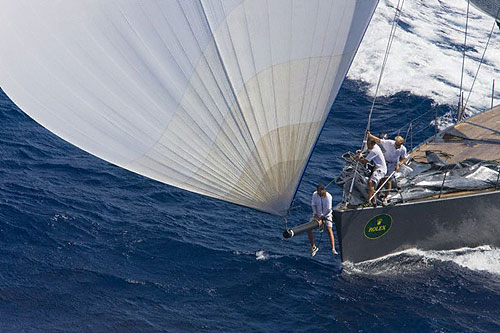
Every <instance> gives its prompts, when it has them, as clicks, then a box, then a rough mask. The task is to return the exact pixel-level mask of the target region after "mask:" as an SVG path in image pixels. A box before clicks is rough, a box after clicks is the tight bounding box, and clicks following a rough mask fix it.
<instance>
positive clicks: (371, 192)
mask: <svg viewBox="0 0 500 333" xmlns="http://www.w3.org/2000/svg"><path fill="white" fill-rule="evenodd" d="M374 193H375V189H374V186H373V180H369V181H368V199H370V198H371V197H372V195H373V194H374ZM369 202H370V201H369ZM371 202H372V203H376V202H377V200H376V198H375V197H374V198H373V199H372V201H371Z"/></svg>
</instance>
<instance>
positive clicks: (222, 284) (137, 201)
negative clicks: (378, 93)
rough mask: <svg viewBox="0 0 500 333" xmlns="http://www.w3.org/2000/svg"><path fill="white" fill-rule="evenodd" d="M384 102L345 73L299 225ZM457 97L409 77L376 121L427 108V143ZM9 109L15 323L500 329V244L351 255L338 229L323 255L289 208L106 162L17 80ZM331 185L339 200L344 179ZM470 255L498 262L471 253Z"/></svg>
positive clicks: (5, 165)
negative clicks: (24, 103) (288, 232)
mask: <svg viewBox="0 0 500 333" xmlns="http://www.w3.org/2000/svg"><path fill="white" fill-rule="evenodd" d="M370 103H371V98H370V97H368V96H367V94H366V86H365V85H364V84H362V83H360V82H357V81H350V80H347V81H345V83H344V85H343V88H342V90H341V92H340V94H339V96H338V98H337V101H336V102H335V104H334V106H333V112H331V114H330V116H329V118H328V121H327V124H326V126H325V128H324V130H323V133H322V135H321V138H320V140H319V143H318V145H317V146H316V148H315V150H314V154H313V156H312V159H311V161H310V163H309V166H308V168H307V171H306V173H305V175H304V179H303V181H302V183H301V185H300V188H299V191H298V195H297V199H296V202H295V203H294V205H295V206H297V208H295V209H294V210H293V211H292V213H291V217H290V219H289V223H290V224H291V225H294V224H299V223H302V222H304V221H305V220H306V219H307V218H308V216H310V207H309V201H310V195H311V193H312V191H313V190H314V186H315V184H316V183H318V182H322V183H324V184H326V183H328V182H330V180H331V179H333V178H334V177H335V176H337V175H338V174H339V172H340V170H341V168H342V160H341V158H340V156H341V154H342V153H344V152H345V151H347V150H353V149H357V148H358V146H359V145H360V140H361V138H362V135H363V131H364V128H365V126H366V118H367V113H368V110H369V105H370ZM449 111H451V107H450V106H447V105H437V104H435V103H434V102H433V101H432V100H431V99H428V98H424V97H418V96H414V95H411V94H409V93H405V92H401V93H398V94H396V95H393V96H390V97H383V98H380V99H379V102H378V103H377V107H376V109H375V113H374V121H373V123H372V129H373V131H374V132H375V133H378V132H381V131H394V130H395V129H397V128H399V127H402V126H404V125H405V124H407V123H408V122H409V121H410V120H411V119H414V118H416V117H418V116H420V115H424V116H422V118H420V121H417V122H416V123H415V128H414V132H415V135H414V138H413V140H414V143H415V144H416V143H418V142H421V141H422V140H424V139H425V138H426V137H428V136H430V135H432V134H433V133H434V129H433V128H432V127H429V126H428V125H429V123H430V122H431V120H432V119H433V117H434V116H435V114H438V115H439V116H440V115H443V114H445V113H446V112H449ZM0 122H1V128H2V130H1V131H0V151H1V153H2V158H1V159H0V175H1V178H0V331H1V332H21V331H46V332H73V331H75V332H76V331H78V332H79V331H97V332H156V331H171V332H198V331H210V332H214V331H224V332H226V331H231V332H277V331H284V332H290V331H294V332H324V331H328V332H330V331H403V330H405V331H412V332H413V331H414V332H422V331H423V332H428V331H444V332H457V331H458V332H460V331H490V332H491V331H499V330H500V319H499V318H500V310H499V309H500V279H499V277H500V275H498V274H497V273H495V266H494V265H495V262H496V263H498V260H499V259H498V258H496V259H493V262H492V261H490V260H489V258H490V257H491V256H493V255H495V254H496V253H497V252H495V251H496V250H492V249H478V250H471V251H472V252H471V251H467V250H463V251H462V252H457V253H448V254H447V253H420V252H418V251H416V252H415V253H407V254H401V255H399V256H394V257H390V258H386V259H382V260H380V261H377V262H373V263H369V264H360V265H346V266H344V267H342V266H341V264H340V260H339V257H338V256H337V257H333V256H332V255H331V253H330V251H329V250H328V247H329V246H328V244H327V240H326V237H325V239H322V240H321V245H320V247H321V249H320V251H319V253H318V255H317V256H316V257H315V258H314V259H311V258H310V257H309V246H308V243H307V239H306V237H303V236H299V237H297V238H294V239H291V240H284V239H283V238H282V236H281V233H282V231H283V228H284V225H283V221H281V220H280V219H279V218H276V217H272V216H269V215H266V214H263V213H259V212H256V211H253V210H250V209H245V208H242V207H238V206H235V205H232V204H228V203H224V202H221V201H217V200H214V199H210V198H206V197H202V196H200V195H196V194H192V193H189V192H186V191H183V190H179V189H176V188H173V187H171V186H167V185H164V184H160V183H158V182H155V181H152V180H149V179H146V178H144V177H141V176H138V175H136V174H133V173H130V172H128V171H125V170H122V169H120V168H118V167H115V166H113V165H110V164H108V163H106V162H103V161H102V160H99V159H97V158H96V157H93V156H91V155H89V154H87V153H85V152H83V151H81V150H79V149H78V148H75V147H74V146H72V145H70V144H68V143H66V142H64V141H62V140H61V139H59V138H58V137H56V136H55V135H53V134H51V133H50V132H48V131H47V130H45V129H44V128H43V127H41V126H40V125H38V124H37V123H35V122H34V121H33V120H31V119H30V118H29V117H27V116H26V115H25V114H24V113H23V112H22V111H20V110H19V109H18V108H17V107H16V106H15V105H14V104H13V103H12V102H11V101H10V100H9V99H8V97H7V96H6V95H5V94H4V93H3V92H0ZM401 132H402V133H403V134H405V133H406V128H403V129H402V131H401ZM329 190H330V192H331V193H332V194H333V196H334V201H336V202H338V201H339V200H340V195H341V191H340V188H337V187H336V185H330V187H329ZM457 258H465V259H463V260H461V261H458V260H456V259H457ZM467 258H469V259H470V258H472V259H470V260H473V259H474V260H476V261H475V262H478V260H479V262H480V263H484V265H482V266H481V265H479V266H478V267H476V266H477V265H476V266H473V267H472V268H471V265H470V263H468V262H467V260H466V259H467ZM478 258H479V259H478ZM470 260H469V261H470ZM495 260H496V261H495ZM488 265H492V266H493V267H489V266H488Z"/></svg>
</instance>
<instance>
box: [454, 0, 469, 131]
mask: <svg viewBox="0 0 500 333" xmlns="http://www.w3.org/2000/svg"><path fill="white" fill-rule="evenodd" d="M469 8H470V0H467V18H466V19H465V37H464V47H463V53H462V74H461V76H460V91H459V93H458V113H457V122H458V121H460V118H461V113H462V106H463V105H462V97H461V96H462V90H463V89H462V88H463V82H464V70H465V53H466V52H467V29H468V27H469Z"/></svg>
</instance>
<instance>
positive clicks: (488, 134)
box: [410, 105, 500, 201]
mask: <svg viewBox="0 0 500 333" xmlns="http://www.w3.org/2000/svg"><path fill="white" fill-rule="evenodd" d="M426 151H432V152H434V153H436V154H437V155H438V156H439V157H441V158H442V159H443V160H444V161H445V162H446V163H457V162H461V161H463V160H465V159H468V158H477V159H480V160H485V161H500V105H499V106H496V107H494V108H492V109H489V110H486V111H484V112H481V113H479V114H477V115H475V116H473V117H471V118H469V119H467V120H464V121H462V122H460V123H458V124H456V125H455V126H453V127H451V128H448V129H446V130H444V131H443V132H441V133H440V134H438V135H437V136H436V137H434V138H432V139H431V140H429V141H428V142H426V143H424V144H422V145H420V146H419V147H417V148H416V149H415V150H413V151H412V152H411V153H410V156H411V157H412V158H413V159H414V160H415V161H417V162H423V163H425V162H427V158H426V157H425V152H426ZM493 190H495V188H491V189H483V190H477V191H470V190H469V191H460V192H453V193H446V194H442V195H441V196H438V195H434V196H430V197H427V198H423V199H417V200H414V201H423V200H432V199H437V198H438V197H441V198H450V197H458V196H462V195H467V194H473V193H481V192H489V191H493Z"/></svg>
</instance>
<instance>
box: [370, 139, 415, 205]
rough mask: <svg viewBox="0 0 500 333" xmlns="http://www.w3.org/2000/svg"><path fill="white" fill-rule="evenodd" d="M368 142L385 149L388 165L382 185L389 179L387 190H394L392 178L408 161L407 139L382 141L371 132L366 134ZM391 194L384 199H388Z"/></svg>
mask: <svg viewBox="0 0 500 333" xmlns="http://www.w3.org/2000/svg"><path fill="white" fill-rule="evenodd" d="M366 135H367V137H368V140H373V141H375V142H377V143H378V144H379V145H380V146H381V147H382V148H383V149H384V157H385V161H386V163H387V173H386V175H385V176H384V178H382V179H381V184H383V183H384V182H385V181H386V179H387V178H388V177H389V180H388V181H387V183H386V189H387V190H390V189H392V178H393V177H394V173H395V172H396V171H398V170H399V168H400V167H401V165H403V164H405V163H406V161H407V160H408V153H407V152H406V147H405V146H404V143H405V139H403V137H401V136H399V135H398V136H396V137H395V138H394V140H385V139H380V138H378V137H376V136H374V135H372V134H371V133H370V131H367V132H366ZM388 195H389V192H387V194H386V195H385V197H384V201H385V199H387V196H388Z"/></svg>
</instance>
